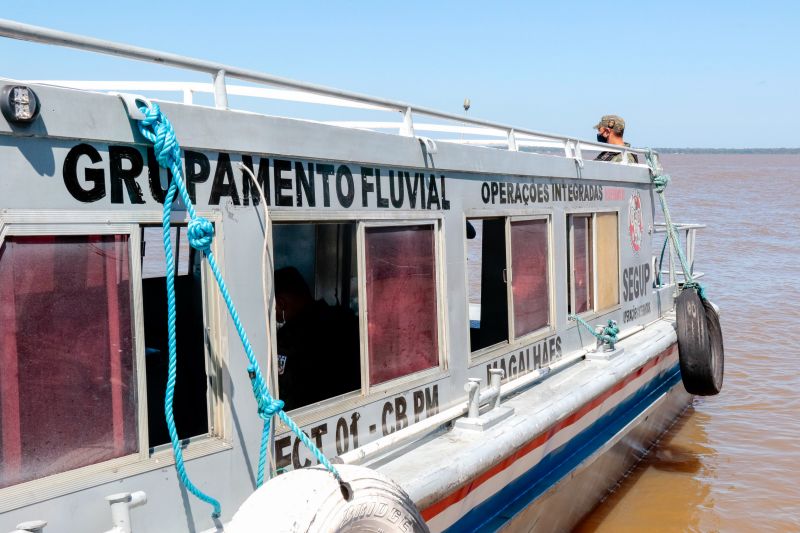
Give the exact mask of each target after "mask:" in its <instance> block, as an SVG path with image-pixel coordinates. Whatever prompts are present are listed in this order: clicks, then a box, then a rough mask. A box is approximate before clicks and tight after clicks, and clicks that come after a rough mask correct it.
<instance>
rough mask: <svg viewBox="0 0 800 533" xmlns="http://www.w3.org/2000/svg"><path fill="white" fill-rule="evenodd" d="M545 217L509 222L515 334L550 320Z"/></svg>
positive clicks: (520, 334) (528, 331)
mask: <svg viewBox="0 0 800 533" xmlns="http://www.w3.org/2000/svg"><path fill="white" fill-rule="evenodd" d="M547 241H548V237H547V220H546V219H536V220H512V221H511V273H512V276H511V291H512V294H513V302H514V337H517V338H518V337H521V336H523V335H527V334H528V333H531V332H534V331H536V330H538V329H541V328H544V327H547V326H548V325H549V323H550V297H549V295H550V292H549V289H548V279H547V278H548V276H547V271H548V247H547Z"/></svg>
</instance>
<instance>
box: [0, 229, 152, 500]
mask: <svg viewBox="0 0 800 533" xmlns="http://www.w3.org/2000/svg"><path fill="white" fill-rule="evenodd" d="M129 261H130V257H129V239H128V236H127V235H76V236H49V237H46V236H32V237H23V236H8V237H6V239H5V241H4V242H3V244H2V245H0V487H7V486H10V485H14V484H17V483H21V482H24V481H29V480H32V479H35V478H40V477H43V476H48V475H52V474H56V473H59V472H65V471H67V470H72V469H75V468H79V467H82V466H86V465H90V464H95V463H99V462H101V461H106V460H109V459H113V458H116V457H121V456H125V455H130V454H133V453H135V452H137V450H138V428H137V421H136V390H137V387H136V375H135V369H134V368H135V367H134V350H133V340H132V338H133V335H132V320H131V280H130V263H129Z"/></svg>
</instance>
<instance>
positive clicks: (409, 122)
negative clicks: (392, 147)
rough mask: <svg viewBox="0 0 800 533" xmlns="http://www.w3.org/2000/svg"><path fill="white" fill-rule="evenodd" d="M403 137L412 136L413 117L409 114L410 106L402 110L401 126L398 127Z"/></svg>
mask: <svg viewBox="0 0 800 533" xmlns="http://www.w3.org/2000/svg"><path fill="white" fill-rule="evenodd" d="M400 135H402V136H403V137H414V118H413V117H412V116H411V107H407V108H406V110H405V111H403V127H402V128H400Z"/></svg>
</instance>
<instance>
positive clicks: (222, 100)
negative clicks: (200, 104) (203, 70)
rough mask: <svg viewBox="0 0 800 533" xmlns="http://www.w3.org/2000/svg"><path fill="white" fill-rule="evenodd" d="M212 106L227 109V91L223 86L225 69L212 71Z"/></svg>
mask: <svg viewBox="0 0 800 533" xmlns="http://www.w3.org/2000/svg"><path fill="white" fill-rule="evenodd" d="M214 107H216V108H217V109H228V91H227V90H226V88H225V71H224V70H218V71H217V72H215V73H214Z"/></svg>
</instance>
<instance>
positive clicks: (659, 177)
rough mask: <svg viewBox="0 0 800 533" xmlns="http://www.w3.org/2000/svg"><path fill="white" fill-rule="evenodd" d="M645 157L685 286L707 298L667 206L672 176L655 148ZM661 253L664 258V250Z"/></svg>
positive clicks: (668, 237)
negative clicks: (684, 251) (695, 278)
mask: <svg viewBox="0 0 800 533" xmlns="http://www.w3.org/2000/svg"><path fill="white" fill-rule="evenodd" d="M645 158H646V160H647V166H649V167H650V179H651V181H652V182H653V185H654V186H655V190H656V194H658V201H659V202H660V203H661V210H662V211H663V212H664V223H665V224H666V227H667V239H668V240H669V241H670V242H671V243H672V247H673V248H674V249H675V253H676V254H677V256H678V260H679V261H680V263H681V269H682V270H683V279H684V283H683V288H684V289H695V290H696V291H697V294H698V295H699V296H700V298H702V299H703V300H705V299H706V297H705V291H704V289H703V286H702V285H700V284H699V283H698V282H696V281H695V280H694V277H693V276H692V267H691V266H690V265H689V261H688V260H687V259H686V255H684V253H683V247H682V246H681V239H680V235H678V231H677V230H676V229H675V224H674V223H673V222H672V218H671V217H670V215H669V208H668V207H667V199H666V198H665V197H664V190H665V189H666V188H667V184H668V183H669V181H670V177H669V175H667V174H664V173H663V169H662V168H661V165H660V164H659V162H658V157H657V156H656V154H655V152H653V150H648V151H647V153H646V154H645ZM665 246H666V244H665ZM661 254H662V260H663V254H664V252H663V250H662V252H661ZM660 271H661V268H660V265H659V274H660Z"/></svg>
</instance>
